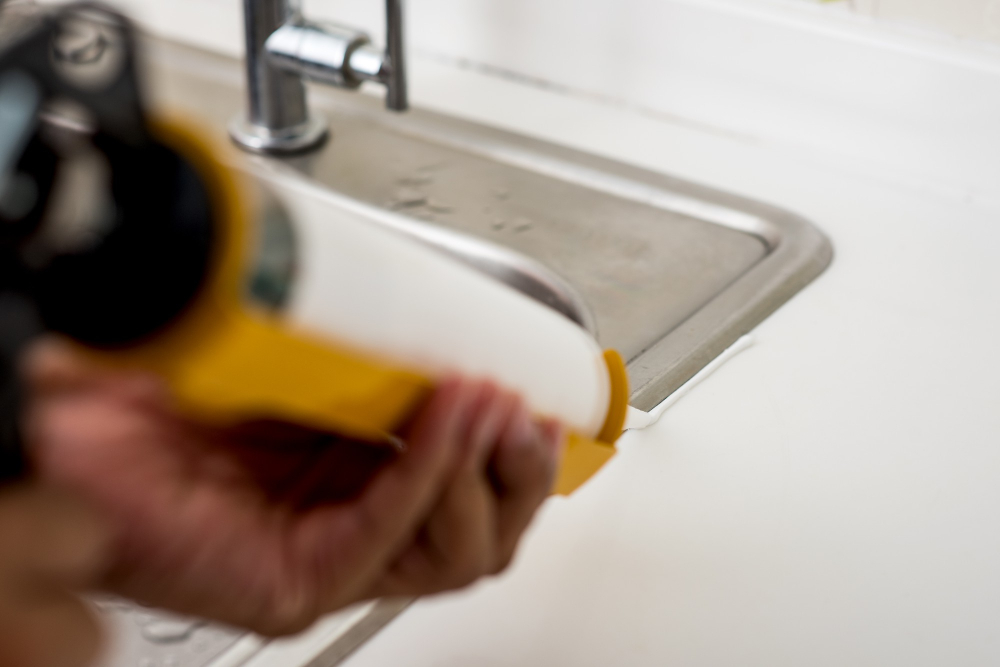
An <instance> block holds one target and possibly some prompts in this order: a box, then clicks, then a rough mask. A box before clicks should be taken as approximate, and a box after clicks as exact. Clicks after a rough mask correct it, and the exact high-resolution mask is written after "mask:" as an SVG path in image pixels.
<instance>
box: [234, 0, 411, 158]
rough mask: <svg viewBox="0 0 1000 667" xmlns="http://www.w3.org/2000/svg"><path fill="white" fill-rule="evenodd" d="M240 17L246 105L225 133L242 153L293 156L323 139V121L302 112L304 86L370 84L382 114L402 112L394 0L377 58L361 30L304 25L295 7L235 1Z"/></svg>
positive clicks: (283, 0)
mask: <svg viewBox="0 0 1000 667" xmlns="http://www.w3.org/2000/svg"><path fill="white" fill-rule="evenodd" d="M243 17H244V23H245V24H246V70H247V94H248V96H249V100H248V107H247V113H246V115H245V116H240V117H239V118H237V119H235V120H234V121H233V122H232V124H231V125H230V127H229V134H230V136H231V137H232V138H233V141H235V142H236V143H237V144H239V145H240V146H241V147H243V148H244V149H246V150H249V151H253V152H257V153H298V152H302V151H306V150H308V149H310V148H312V147H314V146H318V145H319V144H321V143H322V142H323V141H324V140H325V139H326V136H327V125H326V120H325V119H324V118H323V117H322V116H320V115H318V114H315V113H310V111H309V106H308V105H307V103H306V91H305V85H304V84H303V80H304V79H311V80H313V81H319V82H322V83H328V84H331V85H334V86H338V87H341V88H357V87H358V86H360V85H361V83H362V82H363V81H378V82H380V83H382V84H384V85H385V86H386V89H387V90H386V107H388V108H389V109H392V110H395V111H405V110H406V108H407V106H408V102H407V94H406V60H405V56H404V54H403V8H402V0H386V3H385V22H386V49H385V51H384V52H383V51H381V50H379V49H377V48H375V47H374V46H372V44H371V40H370V38H369V37H368V35H367V34H365V33H364V32H362V31H359V30H355V29H353V28H345V27H343V26H339V25H333V24H329V23H317V22H312V21H307V20H306V19H305V18H303V16H302V12H301V9H300V5H299V0H243Z"/></svg>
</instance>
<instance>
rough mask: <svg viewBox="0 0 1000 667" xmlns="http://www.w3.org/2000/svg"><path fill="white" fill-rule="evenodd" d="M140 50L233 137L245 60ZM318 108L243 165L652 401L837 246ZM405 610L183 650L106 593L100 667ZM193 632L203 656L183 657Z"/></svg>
mask: <svg viewBox="0 0 1000 667" xmlns="http://www.w3.org/2000/svg"><path fill="white" fill-rule="evenodd" d="M146 46H147V48H148V52H147V66H148V69H149V73H150V76H151V82H152V85H151V86H150V93H151V94H152V96H153V99H154V101H155V102H157V103H158V104H162V105H164V106H167V107H170V108H178V109H182V110H186V111H188V112H191V113H192V114H195V115H197V116H199V117H201V118H202V119H204V120H205V121H207V122H208V123H209V124H210V125H211V126H212V127H215V128H217V131H218V134H219V136H220V138H223V137H224V136H225V128H226V125H227V123H228V121H229V120H230V119H231V118H232V117H233V116H234V115H236V113H237V112H238V111H239V110H240V109H241V107H242V104H243V95H242V85H243V84H242V68H241V65H240V63H238V62H237V61H235V60H232V59H229V58H226V57H223V56H219V55H215V54H211V53H207V52H203V51H199V50H197V49H193V48H189V47H185V46H180V45H177V44H173V43H169V42H164V41H157V40H147V43H146ZM310 101H311V104H312V106H313V107H314V108H315V109H317V110H320V111H322V112H323V113H325V114H326V115H327V116H328V118H329V119H330V126H331V130H332V137H331V140H330V142H329V143H328V144H327V145H326V146H325V147H324V148H323V149H322V150H320V151H318V152H315V153H312V154H308V155H304V156H298V157H290V158H282V159H280V160H279V159H274V158H261V157H252V156H249V155H248V156H245V157H240V158H238V159H239V160H240V163H241V166H243V167H244V168H247V169H250V170H252V171H257V172H260V173H266V172H268V171H270V170H280V171H282V172H285V173H287V172H289V171H290V172H293V173H296V174H298V175H300V176H301V177H302V178H305V179H309V180H310V181H313V182H315V183H317V184H319V185H321V186H323V187H324V188H328V189H329V190H332V191H335V192H337V193H340V194H342V195H346V196H348V197H350V198H352V199H354V200H357V201H359V202H363V203H365V204H368V205H372V208H371V209H370V217H371V219H372V222H373V224H382V225H387V226H390V227H393V228H394V229H396V230H397V231H399V232H400V233H404V234H408V235H410V236H412V237H414V238H416V239H418V240H419V241H420V242H422V243H427V244H429V245H431V246H433V247H435V248H438V249H439V250H440V251H441V252H445V253H448V254H450V255H452V256H453V257H456V258H458V259H460V260H461V261H464V262H466V263H468V264H470V265H472V266H474V267H476V268H477V269H479V270H481V271H484V272H485V273H488V274H490V275H492V276H494V277H496V278H497V279H499V280H502V281H504V282H506V283H507V284H509V285H511V286H512V287H514V288H516V289H519V290H521V291H522V292H524V293H525V294H528V295H529V296H531V297H532V298H535V299H538V300H539V301H541V302H543V303H546V304H547V305H549V306H551V307H553V308H555V309H556V310H558V311H559V312H561V313H562V314H564V315H565V316H567V317H569V318H570V319H573V320H574V321H576V322H577V323H578V324H580V325H581V326H582V327H584V328H586V329H588V330H589V331H591V332H592V333H593V334H594V336H596V338H597V339H598V341H599V342H600V344H601V345H602V346H604V347H612V348H615V349H617V350H619V351H620V352H621V353H622V355H623V356H624V357H625V359H626V360H627V363H628V373H629V378H630V382H631V387H632V394H631V399H630V402H631V404H632V405H633V406H635V407H637V408H640V409H642V410H649V409H651V408H652V407H654V406H655V405H656V404H657V403H659V402H660V401H662V400H663V399H664V398H666V397H667V396H669V395H670V394H671V393H672V392H673V391H674V390H676V389H677V388H678V387H680V386H681V385H682V384H683V383H684V382H686V381H687V380H688V379H690V378H691V377H692V376H693V375H694V374H695V373H697V372H698V371H699V370H701V369H702V368H703V367H704V366H705V365H707V364H708V363H709V362H710V361H711V360H712V359H713V358H715V357H716V356H717V355H718V354H719V353H721V352H722V351H723V350H724V349H725V348H726V347H728V346H729V345H730V344H732V343H733V342H734V341H735V340H736V339H737V338H739V337H740V336H741V335H743V334H744V333H746V332H748V331H749V330H750V329H751V328H753V327H754V326H755V325H756V324H758V323H759V322H760V321H761V320H763V319H764V318H765V317H767V316H768V315H769V314H770V313H772V312H773V311H774V310H775V309H776V308H778V307H779V306H780V305H781V304H783V303H784V302H785V301H787V300H788V299H789V298H791V297H792V296H793V295H794V294H795V293H796V292H797V291H799V290H800V289H802V287H804V286H805V285H806V284H807V283H809V282H810V281H811V280H812V279H813V278H815V277H816V276H817V275H819V274H820V273H821V272H822V271H823V270H824V269H825V268H826V266H827V265H828V264H829V262H830V259H831V256H832V251H831V247H830V244H829V243H828V241H827V240H826V238H825V237H824V236H823V235H822V234H821V233H820V232H819V231H818V230H817V229H816V228H815V227H814V226H812V225H811V224H810V223H808V222H807V221H805V220H803V219H802V218H800V217H798V216H796V215H794V214H792V213H789V212H787V211H784V210H781V209H778V208H775V207H772V206H768V205H766V204H761V203H758V202H755V201H751V200H748V199H745V198H742V197H738V196H734V195H730V194H726V193H723V192H719V191H717V190H713V189H710V188H706V187H702V186H699V185H695V184H692V183H688V182H685V181H681V180H678V179H674V178H671V177H669V176H665V175H662V174H657V173H653V172H650V171H647V170H643V169H639V168H636V167H632V166H628V165H624V164H620V163H617V162H614V161H611V160H606V159H602V158H599V157H595V156H593V155H588V154H584V153H580V152H578V151H574V150H571V149H567V148H563V147H559V146H555V145H552V144H549V143H546V142H543V141H539V140H536V139H530V138H526V137H523V136H518V135H515V134H511V133H508V132H504V131H501V130H497V129H493V128H489V127H484V126H482V125H477V124H474V123H469V122H465V121H461V120H458V119H455V118H449V117H445V116H442V115H439V114H436V113H433V112H430V111H425V110H421V109H414V110H412V111H410V112H408V113H406V114H390V113H387V112H385V111H384V110H383V109H382V103H381V100H379V99H375V98H372V97H369V96H366V95H359V94H356V93H344V92H340V91H336V90H332V89H324V88H316V89H312V90H311V91H310ZM405 605H406V601H392V602H377V603H370V604H368V605H363V606H361V607H358V608H354V609H351V610H349V611H347V612H344V613H342V614H338V615H335V616H333V617H330V618H329V619H327V620H325V621H323V622H322V623H320V624H319V625H318V626H317V627H316V628H314V629H313V630H311V631H310V632H309V633H307V635H306V636H305V637H304V638H302V639H300V640H297V641H298V642H299V643H298V644H295V645H294V648H288V649H287V650H288V651H291V653H287V654H282V653H281V651H282V650H286V649H283V648H281V646H282V645H280V643H279V644H275V643H271V644H268V643H267V642H265V641H264V640H262V639H260V638H257V637H254V636H252V635H243V636H241V635H240V633H236V632H231V631H227V630H223V629H220V628H214V627H212V626H196V627H193V628H192V629H191V632H190V633H189V635H190V637H185V640H184V642H182V643H180V644H178V645H171V646H167V647H166V648H164V647H163V646H162V645H155V646H154V645H153V644H143V643H142V641H140V640H139V639H137V638H136V637H137V631H136V627H137V626H136V623H134V622H133V620H134V619H135V617H136V614H137V613H138V612H136V611H135V610H134V609H131V608H125V607H121V606H120V605H118V604H117V603H114V604H111V605H106V606H107V607H108V608H110V611H109V612H108V613H109V615H110V616H111V617H112V625H114V627H116V628H117V630H116V637H117V639H116V645H117V646H118V647H120V649H117V652H116V653H115V654H114V655H112V656H111V657H109V658H108V662H107V663H106V664H107V665H115V666H117V665H126V664H128V665H134V664H137V663H138V664H142V663H141V660H152V659H158V658H159V657H162V656H161V653H163V655H167V654H168V653H164V651H167V652H169V655H170V656H172V659H173V660H174V662H175V663H176V664H177V665H178V667H201V666H202V665H207V664H210V663H211V664H215V665H219V666H220V667H221V665H238V664H244V663H243V661H244V660H246V659H249V660H250V662H249V663H247V664H251V665H260V666H264V665H270V664H282V665H292V666H295V665H303V666H304V665H331V664H334V663H335V662H337V661H339V659H341V658H342V657H343V656H345V655H346V654H347V653H348V652H350V651H351V650H352V649H353V648H354V647H356V646H358V645H359V644H360V643H361V642H362V641H364V640H365V639H366V638H368V637H369V636H370V635H372V634H373V633H374V632H376V631H377V630H378V629H379V628H380V627H381V626H382V625H384V624H385V623H387V622H388V621H389V620H390V619H391V618H392V617H393V616H395V615H396V614H397V613H399V612H400V611H401V610H402V609H403V608H404V607H405ZM147 616H148V614H147ZM130 618H131V619H133V620H129V619H130ZM143 618H145V617H143ZM146 620H147V621H148V619H146ZM139 625H141V623H140V624H139ZM191 637H193V639H191ZM198 641H201V642H202V644H203V648H202V649H200V650H198V651H194V650H190V651H188V650H187V649H188V648H190V647H191V646H194V645H196V644H197V642H198ZM185 642H186V643H185ZM191 642H194V643H191ZM303 647H305V648H303ZM269 652H270V653H269ZM269 655H270V656H273V658H269V657H268V656H269ZM150 656H152V657H150ZM150 664H153V663H150Z"/></svg>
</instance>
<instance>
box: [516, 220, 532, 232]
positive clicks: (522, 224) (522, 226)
mask: <svg viewBox="0 0 1000 667" xmlns="http://www.w3.org/2000/svg"><path fill="white" fill-rule="evenodd" d="M512 226H513V228H514V231H515V232H526V231H528V230H529V229H531V228H532V227H534V226H535V223H533V222H532V221H531V220H529V219H528V218H525V217H517V218H514V222H513V224H512Z"/></svg>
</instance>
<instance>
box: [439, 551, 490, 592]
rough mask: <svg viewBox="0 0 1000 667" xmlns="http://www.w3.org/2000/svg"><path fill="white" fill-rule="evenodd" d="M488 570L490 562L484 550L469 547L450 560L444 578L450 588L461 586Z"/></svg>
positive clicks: (466, 584)
mask: <svg viewBox="0 0 1000 667" xmlns="http://www.w3.org/2000/svg"><path fill="white" fill-rule="evenodd" d="M489 570H490V563H489V559H488V554H487V553H486V550H485V549H475V550H472V549H470V550H468V551H467V552H466V553H463V554H462V555H461V557H460V558H456V559H455V560H453V561H452V563H451V565H450V567H449V572H448V574H447V576H446V577H445V579H446V581H447V582H448V585H449V587H450V588H461V587H463V586H468V585H469V584H471V583H472V582H474V581H476V580H477V579H479V578H480V577H482V576H483V575H485V574H487V573H488V572H489Z"/></svg>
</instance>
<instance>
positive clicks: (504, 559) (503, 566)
mask: <svg viewBox="0 0 1000 667" xmlns="http://www.w3.org/2000/svg"><path fill="white" fill-rule="evenodd" d="M513 560H514V554H513V553H509V554H504V555H503V556H501V557H500V558H499V560H497V562H496V563H495V564H494V565H493V568H492V569H491V570H490V574H492V575H498V574H503V573H504V572H506V571H507V569H508V568H509V567H510V564H511V562H513Z"/></svg>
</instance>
